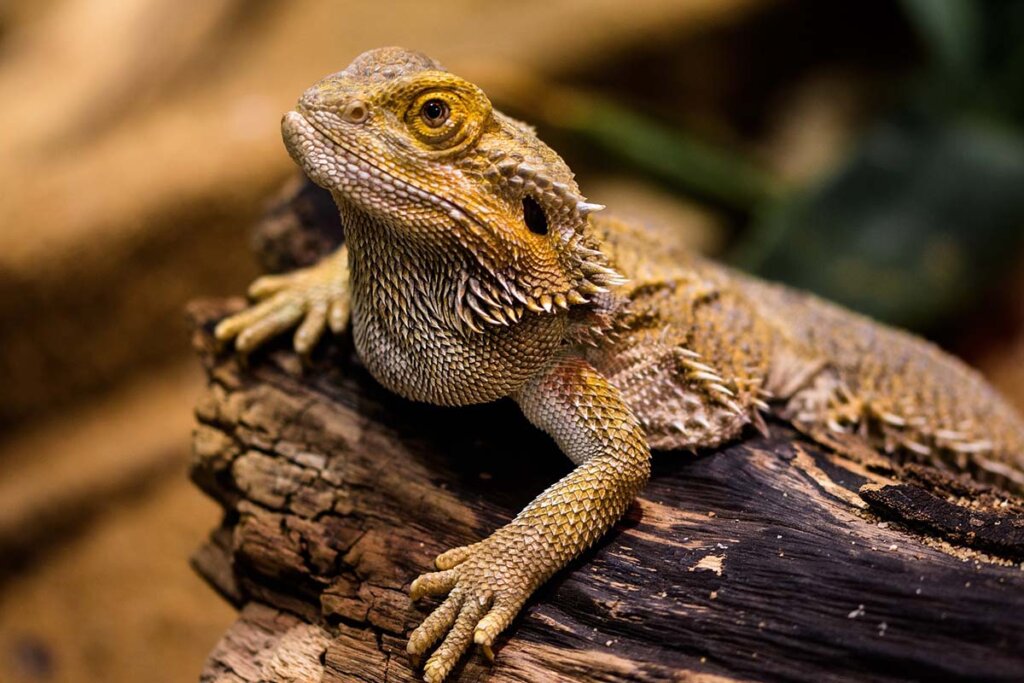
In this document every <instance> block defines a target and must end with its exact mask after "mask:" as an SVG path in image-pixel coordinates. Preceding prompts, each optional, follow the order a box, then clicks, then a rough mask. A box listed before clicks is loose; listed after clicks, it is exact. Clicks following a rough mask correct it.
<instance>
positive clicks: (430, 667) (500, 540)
mask: <svg viewBox="0 0 1024 683" xmlns="http://www.w3.org/2000/svg"><path fill="white" fill-rule="evenodd" d="M511 540H512V539H510V538H508V537H507V535H503V534H502V533H501V532H500V531H499V532H498V533H496V534H494V535H492V536H491V537H489V538H487V539H486V540H484V541H481V542H479V543H474V544H473V545H468V546H463V547H460V548H454V549H453V550H449V551H448V552H446V553H442V554H441V555H438V557H437V559H436V560H435V561H434V564H435V566H436V567H437V569H438V570H439V571H436V572H430V573H427V574H423V575H422V576H420V577H419V578H418V579H416V580H415V581H413V583H412V586H411V587H410V589H409V594H410V596H411V597H412V599H413V600H418V599H419V598H421V597H423V596H425V595H443V594H445V593H447V594H448V597H447V599H445V601H444V602H442V603H441V605H440V606H439V607H437V609H435V610H434V611H433V612H432V613H431V614H430V616H428V617H427V618H426V620H424V622H423V623H422V624H420V626H419V627H418V628H417V629H416V630H415V631H413V633H412V635H411V636H409V644H408V646H407V648H406V650H407V651H408V653H409V655H410V657H412V659H413V661H418V659H419V657H420V656H421V655H423V653H424V652H426V651H427V650H428V649H429V648H430V647H431V646H432V645H433V644H434V643H436V642H437V641H438V640H440V639H441V638H442V637H444V640H443V641H442V642H441V644H440V645H439V646H438V647H437V649H436V650H435V651H434V654H433V655H431V657H430V659H428V660H427V663H426V664H425V665H424V667H423V678H424V680H426V681H427V682H428V683H440V681H443V680H444V678H445V677H446V676H447V675H448V674H449V673H450V672H451V670H452V668H454V667H455V664H456V663H457V662H458V661H459V658H460V657H461V656H462V654H463V653H464V652H465V651H466V649H467V648H468V647H469V644H470V641H472V642H474V643H476V644H477V645H478V646H479V647H480V649H481V650H482V651H483V653H484V655H485V656H486V657H487V658H488V659H489V660H491V661H493V660H494V652H493V650H492V649H491V646H492V645H493V644H494V639H495V638H496V637H497V636H498V634H499V633H501V632H502V631H503V630H504V629H505V628H506V627H507V626H508V625H509V624H510V623H511V622H512V619H513V618H515V616H516V614H517V613H518V612H519V610H520V608H521V607H522V606H523V603H524V602H526V599H527V598H528V597H530V594H531V593H533V591H534V588H535V587H536V586H535V583H534V581H533V580H532V578H531V575H530V573H528V572H527V570H526V566H527V565H528V564H529V562H528V561H527V558H524V557H521V556H517V553H515V552H514V551H513V548H512V545H513V544H512V543H511V542H510V541H511ZM446 634H447V635H446Z"/></svg>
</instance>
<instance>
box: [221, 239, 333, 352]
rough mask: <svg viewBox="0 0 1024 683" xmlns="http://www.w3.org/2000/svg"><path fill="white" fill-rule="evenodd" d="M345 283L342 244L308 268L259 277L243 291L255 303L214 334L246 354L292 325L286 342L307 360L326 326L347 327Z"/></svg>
mask: <svg viewBox="0 0 1024 683" xmlns="http://www.w3.org/2000/svg"><path fill="white" fill-rule="evenodd" d="M348 278H349V272H348V248H347V247H345V246H344V245H342V246H341V247H340V248H339V249H338V250H337V251H335V252H334V253H333V254H330V255H329V256H326V257H324V258H323V259H322V260H321V261H320V262H319V263H317V264H316V265H314V266H311V267H309V268H300V269H299V270H296V271H294V272H292V273H286V274H284V275H265V276H263V277H261V278H258V279H256V280H255V281H253V283H252V285H250V286H249V296H250V297H252V298H253V299H256V300H261V301H260V302H259V303H257V304H255V305H253V306H250V307H249V308H247V309H245V310H244V311H242V312H241V313H237V314H235V315H233V316H231V317H229V318H225V319H224V320H222V321H221V322H220V323H219V324H218V325H217V329H216V330H214V335H215V336H216V338H217V339H218V340H220V341H227V340H229V339H235V348H237V349H238V351H239V352H240V353H242V354H244V355H248V354H249V353H250V352H251V351H253V350H254V349H256V348H257V347H259V346H261V345H262V344H263V343H264V342H266V341H267V340H268V339H270V338H271V337H274V336H276V335H278V334H280V333H282V332H284V331H286V330H289V329H291V328H292V327H294V326H295V325H298V328H297V329H296V330H295V336H294V338H293V342H292V343H293V345H294V347H295V350H296V351H297V352H298V353H299V354H300V355H302V356H307V355H309V353H310V352H311V351H312V350H313V347H314V346H316V343H317V342H318V341H319V340H320V337H321V336H323V333H324V329H325V328H326V327H330V328H331V331H332V332H334V333H335V334H340V333H341V332H342V331H343V330H344V329H345V326H346V325H347V324H348V318H349V312H350V310H351V305H350V301H349V284H348ZM300 321H301V323H300Z"/></svg>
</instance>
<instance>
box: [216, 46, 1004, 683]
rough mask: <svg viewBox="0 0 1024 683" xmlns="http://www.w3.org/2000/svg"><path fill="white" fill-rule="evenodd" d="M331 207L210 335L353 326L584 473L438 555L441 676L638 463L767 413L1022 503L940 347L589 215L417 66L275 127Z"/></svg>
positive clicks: (512, 136)
mask: <svg viewBox="0 0 1024 683" xmlns="http://www.w3.org/2000/svg"><path fill="white" fill-rule="evenodd" d="M282 130H283V137H284V141H285V144H286V146H287V148H288V151H289V153H290V154H291V156H292V158H293V159H294V160H295V162H296V163H297V164H298V165H299V166H301V167H302V169H303V170H304V171H305V173H306V174H307V175H308V176H309V178H310V179H312V180H313V181H314V182H315V183H317V184H318V185H320V186H322V187H324V188H326V189H327V190H329V191H330V192H331V194H332V195H333V197H334V199H335V201H336V203H337V206H338V210H339V212H340V216H341V223H342V226H343V229H344V234H345V243H344V245H343V246H341V247H340V248H339V249H338V250H337V251H336V252H335V253H333V254H331V255H329V256H327V257H325V258H324V259H323V260H322V261H321V262H320V263H318V264H316V265H314V266H312V267H310V268H306V269H300V270H297V271H295V272H292V273H289V274H284V275H271V276H265V277H262V278H260V279H258V280H256V281H255V282H254V283H253V285H252V287H251V288H250V290H249V294H250V296H251V297H253V298H254V299H257V300H261V301H260V302H259V303H256V304H255V305H253V306H252V307H251V308H249V309H247V310H244V311H242V312H241V313H238V314H236V315H234V316H232V317H229V318H227V319H225V320H223V321H222V322H220V323H219V325H218V326H217V328H216V336H217V337H218V338H219V339H221V340H230V339H234V340H235V345H236V348H237V350H238V351H239V352H241V353H243V354H248V353H249V352H251V351H252V350H254V349H255V348H257V347H258V346H260V345H261V344H263V343H264V342H265V341H267V340H268V339H270V338H271V337H273V336H275V335H277V334H279V333H282V332H284V331H286V330H288V329H290V328H293V327H297V329H296V331H295V334H294V347H295V349H296V350H297V351H298V352H299V353H300V354H308V353H310V351H311V350H312V348H313V347H314V345H315V344H316V343H317V341H318V339H319V338H320V337H321V336H322V334H323V333H324V331H325V330H326V329H328V328H329V329H330V330H331V331H333V332H335V333H340V332H342V331H343V330H344V329H345V328H346V326H347V325H348V324H349V321H351V327H352V331H353V337H354V340H355V348H356V351H357V353H358V355H359V357H360V358H361V360H362V361H363V363H364V364H365V366H366V367H367V368H368V369H369V371H370V373H371V374H372V375H373V376H374V377H375V378H376V379H377V380H378V381H379V382H380V383H381V384H383V385H384V386H385V387H387V388H389V389H390V390H392V391H394V392H396V393H398V394H400V395H402V396H405V397H407V398H410V399H414V400H418V401H425V402H429V403H434V404H440V405H448V406H459V405H467V404H473V403H482V402H488V401H494V400H496V399H500V398H504V397H511V398H512V400H514V401H515V402H516V403H518V405H519V406H520V408H521V409H522V412H523V413H524V414H525V416H526V418H527V419H528V420H529V421H530V422H531V423H533V424H534V425H536V426H537V427H538V428H539V429H541V430H543V431H545V432H547V433H548V434H550V435H551V436H552V437H553V438H554V440H555V442H556V443H557V444H558V446H559V447H560V449H561V450H562V452H563V453H565V455H566V456H568V458H569V459H570V460H571V461H572V462H573V463H575V465H576V467H575V469H573V470H572V472H571V473H569V474H568V475H567V476H565V477H564V478H563V479H561V480H560V481H558V482H556V483H555V484H553V485H552V486H551V487H550V488H548V489H547V490H546V491H544V492H543V493H541V494H540V495H539V496H538V497H537V498H536V499H535V500H534V501H533V502H532V503H530V504H529V505H528V506H527V507H526V508H525V509H524V510H523V511H522V512H521V513H520V514H519V515H518V516H516V517H515V519H513V520H512V521H511V522H509V523H508V524H507V525H505V526H503V527H501V528H500V529H498V530H497V531H495V532H494V533H493V534H492V535H491V536H489V537H487V538H485V539H483V540H481V541H479V542H477V543H474V544H472V545H469V546H465V547H460V548H455V549H452V550H449V551H447V552H445V553H443V554H441V555H440V556H438V557H437V559H436V562H435V564H436V571H432V572H429V573H426V574H423V575H422V576H420V577H419V578H417V579H416V580H415V581H413V582H412V584H411V588H410V593H411V596H412V598H413V599H418V598H420V597H423V596H426V595H445V594H446V595H447V598H446V599H445V600H444V601H443V602H442V603H441V604H440V606H439V607H437V608H436V609H435V610H433V612H432V613H431V614H430V615H429V616H428V617H427V618H426V620H425V621H423V623H422V624H421V625H420V626H419V627H418V628H416V629H415V630H414V631H413V633H412V634H411V636H410V638H409V641H408V652H409V653H410V655H412V656H413V657H414V658H419V657H420V656H421V655H423V654H425V653H426V652H427V651H428V650H430V649H431V648H432V647H433V646H434V645H435V644H436V643H437V642H438V641H441V642H440V645H438V646H437V647H436V649H434V651H433V654H432V655H431V656H430V657H429V659H428V660H427V661H426V664H425V666H424V671H423V674H424V678H425V680H427V681H432V682H436V681H441V680H443V679H444V678H445V677H446V676H447V675H448V673H449V672H450V671H451V669H452V668H453V667H454V665H455V664H456V662H457V661H458V659H459V658H460V657H461V656H462V654H463V653H464V652H465V651H466V650H467V648H468V647H469V645H470V644H471V643H476V644H477V645H478V646H480V648H482V650H483V651H484V653H485V654H487V655H488V656H492V652H491V646H492V644H493V643H494V640H495V637H496V636H497V635H498V634H499V633H500V632H501V631H503V630H504V629H505V628H506V627H507V626H509V624H510V623H511V621H512V620H513V618H514V617H515V615H516V613H517V612H519V610H520V608H521V607H522V606H523V604H524V603H525V601H526V600H527V598H528V597H529V596H530V595H531V593H533V592H534V591H535V590H536V589H537V588H538V586H540V585H541V584H542V583H544V582H545V581H546V580H547V579H548V578H550V577H551V576H552V575H553V574H555V573H556V572H557V571H558V570H559V569H561V568H562V567H564V566H565V565H566V564H567V563H568V562H569V561H570V560H571V559H572V558H573V557H575V556H577V555H578V554H579V553H581V552H582V551H583V550H584V549H586V548H587V547H589V546H590V545H591V544H593V543H594V542H595V541H596V540H597V539H598V538H600V537H601V536H602V534H604V533H605V532H606V531H607V530H608V529H609V528H610V527H611V526H612V525H613V524H614V523H615V521H616V520H618V519H619V517H621V516H622V515H623V513H624V512H625V511H626V509H627V508H628V507H629V506H630V504H631V502H632V501H633V499H634V498H635V497H636V496H637V494H638V493H639V491H640V490H641V489H642V488H643V487H644V484H645V482H646V481H647V478H648V475H649V472H650V452H651V449H652V448H655V449H660V450H695V449H704V448H712V447H715V446H718V445H719V444H722V443H723V442H725V441H727V440H730V439H734V438H736V437H737V436H739V435H740V434H741V432H742V431H743V430H744V429H745V428H747V427H748V426H752V427H754V428H760V429H765V428H766V426H765V421H764V416H766V415H773V416H775V417H776V418H777V419H782V420H785V421H788V422H790V423H791V424H793V425H795V427H796V428H798V429H799V430H801V431H802V432H804V433H805V434H807V435H808V436H809V437H810V438H811V439H813V440H816V441H819V442H820V443H823V444H825V445H827V446H829V447H831V448H833V449H836V450H837V451H839V452H840V453H844V454H847V455H851V456H855V457H857V456H861V455H863V454H864V453H872V454H885V455H889V456H891V457H892V458H893V459H895V460H906V459H911V460H924V461H928V462H930V463H932V464H935V465H938V466H942V467H950V468H958V469H971V470H973V471H974V472H976V473H988V474H990V475H992V476H994V477H996V478H998V480H999V481H1000V482H1002V483H1003V484H1004V485H1006V486H1010V487H1013V488H1015V489H1017V490H1020V489H1024V457H1022V456H1024V424H1022V421H1021V419H1020V417H1019V416H1018V415H1016V414H1015V413H1014V412H1013V410H1012V409H1011V408H1010V407H1009V406H1008V404H1007V403H1006V402H1004V400H1003V399H1001V398H1000V397H999V396H998V395H997V394H996V392H995V391H994V390H993V389H991V388H990V387H989V386H988V385H987V384H986V383H985V382H984V380H982V378H981V377H980V376H979V375H978V374H976V373H975V372H974V371H972V370H970V369H969V368H967V367H966V366H965V365H963V364H962V363H960V362H959V361H957V360H955V359H953V358H952V357H950V356H948V355H945V354H944V353H942V352H941V351H939V350H938V349H936V348H935V347H933V346H931V345H930V344H928V343H926V342H924V341H922V340H920V339H917V338H915V337H912V336H910V335H908V334H905V333H903V332H900V331H897V330H894V329H890V328H887V327H884V326H882V325H880V324H878V323H875V322H872V321H870V320H868V319H866V318H863V317H860V316H858V315H856V314H854V313H851V312H848V311H845V310H843V309H841V308H839V307H837V306H834V305H832V304H829V303H826V302H824V301H822V300H819V299H817V298H815V297H813V296H811V295H808V294H803V293H799V292H796V291H793V290H790V289H787V288H785V287H783V286H780V285H775V284H770V283H767V282H762V281H759V280H757V279H754V278H752V277H749V276H745V275H742V274H740V273H738V272H734V271H733V270H730V269H728V268H726V267H724V266H721V265H716V264H714V263H712V262H710V261H708V260H704V259H703V258H700V257H698V256H696V255H693V254H689V253H686V252H685V251H684V250H681V249H678V248H676V247H675V246H674V239H673V237H672V236H671V235H669V234H668V233H665V232H661V233H659V232H656V231H651V230H647V229H645V228H644V227H642V226H637V225H630V224H627V223H624V222H622V221H618V220H616V219H614V218H604V217H602V216H603V214H597V213H596V212H598V211H599V210H600V209H602V208H604V207H602V206H600V205H597V204H593V203H590V202H588V201H587V200H586V199H585V198H584V197H583V195H581V193H580V190H579V188H578V186H577V184H576V182H575V181H574V179H573V174H572V172H571V171H570V170H569V168H568V167H567V166H566V164H565V162H564V161H563V160H562V159H561V158H560V157H559V156H558V155H557V154H556V153H555V152H554V151H552V150H551V149H550V148H549V147H547V146H546V145H545V144H544V143H543V142H541V141H540V140H539V139H538V137H537V135H536V132H535V131H534V129H533V128H531V127H530V126H529V125H527V124H525V123H521V122H519V121H517V120H514V119H512V118H510V117H508V116H505V115H504V114H502V113H500V112H499V111H497V110H495V109H494V108H493V107H492V106H491V102H490V101H489V100H488V98H487V96H486V95H485V94H484V93H483V91H482V90H481V89H480V88H478V87H477V86H475V85H473V84H472V83H469V82H467V81H465V80H463V79H461V78H459V77H457V76H454V75H452V74H451V73H448V72H447V71H445V70H444V69H443V68H442V67H441V66H440V65H439V64H438V63H437V62H435V61H433V60H432V59H430V58H428V57H426V56H425V55H422V54H419V53H415V52H408V51H405V50H401V49H397V48H385V49H378V50H372V51H370V52H366V53H364V54H362V55H360V56H359V57H358V58H357V59H356V60H355V61H354V62H352V64H351V65H350V66H349V67H348V68H346V69H345V70H344V71H341V72H339V73H336V74H334V75H331V76H328V77H326V78H324V79H323V80H321V81H320V82H318V83H317V84H315V85H314V86H313V87H311V88H310V89H309V90H307V91H306V92H305V93H304V94H303V95H302V97H301V98H300V99H299V101H298V104H297V106H296V108H295V110H294V111H290V112H288V113H287V114H285V116H284V118H283V121H282Z"/></svg>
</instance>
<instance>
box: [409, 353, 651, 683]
mask: <svg viewBox="0 0 1024 683" xmlns="http://www.w3.org/2000/svg"><path fill="white" fill-rule="evenodd" d="M513 398H514V399H515V400H516V401H517V402H518V403H519V406H520V407H521V408H522V411H523V413H524V414H525V415H526V417H527V418H528V419H529V420H530V421H531V422H532V423H533V424H534V425H536V426H537V427H539V428H540V429H542V430H544V431H545V432H547V433H548V434H550V435H551V436H552V437H554V439H555V441H556V442H557V443H558V445H559V447H560V448H561V449H562V451H563V452H564V453H565V454H566V455H567V456H569V458H570V459H571V460H572V461H573V462H574V463H576V464H577V467H576V469H574V470H573V471H572V472H571V473H569V474H568V475H567V476H565V477H564V478H563V479H561V480H560V481H558V482H557V483H556V484H554V485H553V486H551V487H550V488H549V489H547V490H546V491H544V492H543V493H542V494H540V496H538V497H537V498H536V499H535V500H534V501H533V502H532V503H530V504H529V505H528V506H527V507H526V508H525V509H524V510H523V511H522V512H520V513H519V515H517V516H516V518H515V519H513V520H512V521H511V522H510V523H509V524H507V525H505V526H504V527H502V528H500V529H498V530H497V531H496V532H494V533H493V534H492V535H491V536H489V537H488V538H486V539H485V540H483V541H480V542H479V543H475V544H473V545H470V546H465V547H461V548H455V549H454V550H449V551H448V552H446V553H443V554H442V555H440V556H438V558H437V560H436V561H435V564H436V566H437V569H438V570H439V571H437V572H433V573H429V574H424V575H423V576H421V577H419V578H418V579H416V580H415V581H414V582H413V584H412V587H411V589H410V594H411V595H412V598H413V599H414V600H415V599H418V598H420V597H422V596H424V595H438V594H444V593H448V598H447V599H446V600H445V601H444V602H443V603H442V604H441V605H440V606H439V607H438V608H437V609H436V610H434V612H433V613H432V614H431V615H430V616H429V617H427V619H426V620H425V621H424V622H423V624H421V625H420V626H419V628H417V629H416V630H415V631H414V632H413V633H412V635H411V636H410V638H409V645H408V648H407V649H408V652H409V654H410V655H412V656H413V657H414V658H418V657H419V656H420V655H422V654H423V653H424V652H425V651H426V650H427V649H428V648H430V647H431V646H432V645H433V644H434V643H435V642H437V641H438V640H439V639H440V638H441V637H442V636H445V634H447V636H446V637H445V638H444V641H443V642H442V643H441V645H440V646H439V647H438V648H437V650H436V651H435V652H434V654H433V655H432V656H431V657H430V659H429V660H428V661H427V663H426V665H425V667H424V678H425V679H426V680H427V681H430V682H432V683H434V682H437V681H441V680H443V679H444V677H445V676H447V675H448V673H449V672H450V671H451V669H452V667H454V666H455V663H456V662H457V661H458V659H459V657H460V656H461V655H462V653H463V652H464V651H465V650H466V648H467V647H468V646H469V642H470V640H473V641H474V642H475V643H477V644H478V645H479V646H481V648H482V649H483V651H484V653H485V654H487V655H488V656H489V657H490V656H492V654H491V645H492V644H493V642H494V639H495V638H496V637H497V635H498V634H499V633H501V631H502V630H504V629H505V628H506V627H507V626H508V625H509V623H511V621H512V619H513V618H514V617H515V615H516V614H517V613H518V612H519V610H520V608H521V607H522V606H523V603H524V602H526V599H527V598H528V597H529V596H530V594H532V593H533V591H535V590H536V589H537V588H538V587H539V586H540V585H541V584H542V583H544V582H545V581H546V580H547V579H548V578H550V577H551V576H552V575H553V574H554V573H555V572H557V571H558V570H559V569H561V568H562V567H564V566H565V565H566V564H567V563H568V562H569V561H570V560H571V559H572V558H574V557H575V556H577V555H578V554H579V553H581V552H582V551H583V550H585V549H586V548H588V547H589V546H590V545H591V544H592V543H593V542H594V541H595V540H597V539H598V538H599V537H600V536H601V535H603V534H604V533H605V532H606V531H607V530H608V529H609V527H611V525H612V524H613V523H614V522H615V521H616V520H617V519H619V517H621V516H622V514H623V513H624V512H625V511H626V509H627V508H628V507H629V505H630V503H631V502H632V501H633V499H634V498H635V497H636V495H637V494H638V493H639V491H640V489H641V488H642V487H643V486H644V484H645V483H646V481H647V477H648V475H649V474H650V449H649V448H648V447H647V442H646V440H645V438H644V435H643V432H642V431H641V429H640V426H639V423H638V422H637V419H636V418H635V417H634V415H633V413H632V412H631V411H630V409H629V407H628V406H627V405H626V404H625V403H624V402H623V400H622V398H621V397H620V395H619V392H618V390H617V389H616V388H615V387H613V386H612V385H611V384H610V383H609V382H608V381H607V380H606V379H605V378H604V377H603V376H602V375H601V374H600V373H598V372H597V371H596V370H594V369H593V368H592V367H591V366H590V365H589V364H588V363H587V362H586V361H585V360H583V359H582V358H579V357H576V356H573V355H563V356H559V357H557V358H555V359H554V360H552V361H551V362H550V363H549V364H548V365H547V366H546V367H545V368H544V370H543V371H542V372H540V373H538V374H537V375H536V376H535V377H534V378H533V379H531V380H530V381H528V382H527V383H526V385H525V386H523V387H522V388H521V389H520V390H519V391H518V392H517V393H516V394H515V395H514V396H513Z"/></svg>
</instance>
